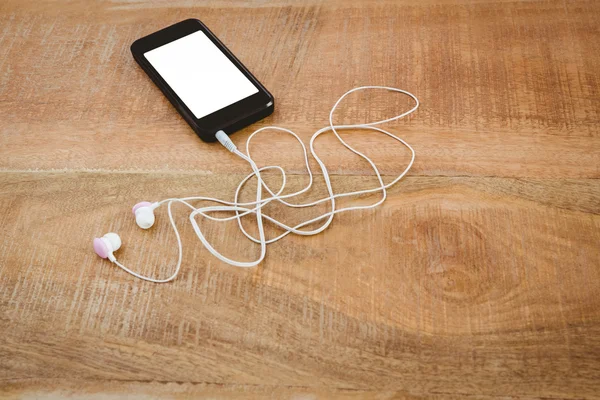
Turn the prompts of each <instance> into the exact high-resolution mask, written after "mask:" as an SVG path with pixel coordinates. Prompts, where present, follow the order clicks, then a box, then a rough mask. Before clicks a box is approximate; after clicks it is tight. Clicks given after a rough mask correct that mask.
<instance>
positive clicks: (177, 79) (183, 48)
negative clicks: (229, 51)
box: [144, 31, 258, 119]
mask: <svg viewBox="0 0 600 400" xmlns="http://www.w3.org/2000/svg"><path fill="white" fill-rule="evenodd" d="M144 56H145V57H146V59H147V60H148V61H149V62H150V64H152V66H153V67H154V69H156V71H158V73H159V74H160V76H162V78H163V79H164V80H165V81H166V82H167V83H168V84H169V86H170V87H171V89H173V91H174V92H175V93H177V96H179V98H180V99H181V100H182V101H183V102H184V103H185V105H186V106H187V107H188V108H189V109H190V111H191V112H192V113H194V115H195V116H196V118H198V119H200V118H202V117H205V116H207V115H208V114H211V113H213V112H215V111H217V110H220V109H222V108H224V107H227V106H229V105H231V104H233V103H235V102H237V101H240V100H242V99H245V98H246V97H249V96H252V95H253V94H254V93H258V89H257V88H256V86H254V84H253V83H252V82H250V81H249V80H248V78H246V76H245V75H244V74H243V73H242V72H241V71H240V70H239V69H238V68H237V67H236V66H235V65H234V64H233V63H232V62H231V61H229V59H228V58H227V56H226V55H225V54H223V53H222V52H221V50H219V48H218V47H217V46H215V45H214V44H213V42H212V41H211V40H210V39H209V38H208V36H206V35H205V34H204V32H202V31H197V32H194V33H192V34H190V35H187V36H184V37H182V38H180V39H177V40H175V41H173V42H170V43H167V44H165V45H162V46H160V47H157V48H156V49H153V50H150V51H148V52H146V53H144Z"/></svg>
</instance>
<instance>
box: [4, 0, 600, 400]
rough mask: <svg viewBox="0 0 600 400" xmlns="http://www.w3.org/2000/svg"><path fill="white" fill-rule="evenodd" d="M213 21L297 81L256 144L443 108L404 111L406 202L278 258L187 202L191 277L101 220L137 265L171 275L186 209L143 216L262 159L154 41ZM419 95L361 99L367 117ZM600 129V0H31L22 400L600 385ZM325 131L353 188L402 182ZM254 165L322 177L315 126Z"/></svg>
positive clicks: (20, 137) (8, 246) (236, 43)
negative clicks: (110, 252) (141, 57)
mask: <svg viewBox="0 0 600 400" xmlns="http://www.w3.org/2000/svg"><path fill="white" fill-rule="evenodd" d="M191 17H195V18H200V19H202V20H203V21H204V22H205V23H206V24H207V25H208V26H209V27H210V28H211V29H212V30H213V31H214V32H215V33H216V35H217V36H219V37H220V38H221V39H222V40H223V42H224V43H225V44H226V45H227V46H228V47H229V48H230V49H231V50H232V51H233V52H234V53H235V54H236V55H237V56H238V57H239V58H240V59H241V60H242V62H244V63H245V64H246V65H247V66H248V68H249V69H250V70H252V71H253V72H254V74H255V75H256V76H257V77H258V78H259V80H261V81H262V82H263V83H264V84H265V86H266V87H267V88H269V89H270V91H271V92H272V93H273V95H274V96H275V98H276V110H275V113H274V114H273V115H272V116H271V117H269V118H267V119H266V120H264V121H262V122H261V123H259V124H255V125H254V126H252V127H250V128H247V129H244V130H243V131H241V132H239V133H236V134H235V135H234V136H233V138H234V140H235V141H236V142H237V143H244V141H245V139H246V138H247V137H248V135H249V134H250V133H251V132H252V130H253V129H254V128H257V127H260V126H266V125H279V126H284V127H287V128H290V129H294V130H296V131H297V132H298V133H299V135H300V136H301V137H302V139H303V140H304V141H305V142H307V141H308V139H309V138H310V135H311V134H312V133H313V132H314V131H315V130H317V129H318V128H320V127H322V126H324V125H326V124H327V117H328V113H329V110H330V108H331V106H332V105H333V103H334V102H335V100H336V99H337V98H338V97H339V96H340V95H341V94H343V93H344V92H345V91H346V90H348V89H350V88H352V87H354V86H358V85H369V84H379V85H390V86H396V87H400V88H403V89H406V90H409V91H411V92H413V93H415V94H416V95H417V96H419V98H420V100H421V101H422V107H421V108H420V109H419V110H418V111H417V112H416V113H415V114H413V115H412V116H411V117H410V118H409V119H407V120H404V121H401V122H397V123H392V124H389V125H388V127H389V129H391V130H392V131H393V132H395V133H396V134H398V135H400V136H401V137H403V138H405V139H406V140H407V141H408V142H409V143H411V144H412V145H413V146H414V148H415V150H416V152H417V160H416V163H415V164H414V167H413V169H412V170H411V172H410V174H409V175H408V176H407V177H406V179H404V180H403V181H402V182H401V183H400V184H398V185H396V186H395V187H394V188H393V189H392V190H391V191H390V193H389V198H388V200H387V202H386V203H385V204H384V205H383V206H381V207H379V208H378V209H376V210H368V211H359V212H354V213H347V214H344V215H340V216H339V217H338V218H336V219H335V221H334V223H333V225H332V226H331V227H330V229H328V230H327V231H326V232H325V233H323V234H320V235H318V236H314V237H287V238H285V239H284V240H282V241H280V242H278V243H276V244H273V245H271V246H269V248H268V250H269V252H268V255H267V258H266V260H265V261H264V262H263V263H262V264H261V265H260V266H258V267H256V268H253V269H238V268H234V267H230V266H228V265H225V264H223V263H221V262H219V261H218V260H216V259H215V258H214V257H212V256H211V255H210V254H209V253H208V252H207V251H206V250H205V249H204V248H203V247H202V246H201V244H200V243H199V242H198V240H197V239H196V237H195V236H194V233H193V230H192V229H191V226H190V224H189V222H186V221H187V218H188V216H187V213H186V212H185V210H184V209H183V208H181V207H179V206H176V207H175V208H174V209H175V213H176V220H177V222H178V224H179V225H180V226H181V229H182V235H183V245H184V255H183V267H182V271H181V275H180V276H179V277H178V279H177V280H176V281H174V282H172V283H169V284H164V285H156V284H151V283H146V282H143V281H140V280H137V279H135V278H133V277H132V276H130V275H127V274H125V273H124V272H123V271H121V270H119V269H117V268H116V267H114V266H113V265H112V264H110V263H109V262H107V261H105V260H102V259H100V258H98V257H97V256H96V255H95V254H94V253H93V251H92V248H91V240H92V238H93V237H95V236H98V235H102V234H104V233H105V232H108V231H117V232H119V233H120V234H121V236H122V238H123V240H124V245H123V248H122V249H121V250H119V252H118V257H119V259H120V260H121V261H123V262H124V263H126V264H127V265H129V266H130V267H131V268H133V269H136V270H139V271H143V272H146V273H154V274H158V275H162V276H164V275H166V274H168V273H169V272H170V271H172V269H173V267H174V263H175V259H176V254H177V252H176V247H175V241H174V236H173V234H172V232H171V231H170V229H169V226H168V221H167V218H166V214H165V212H164V210H161V211H160V212H158V222H157V225H156V227H155V228H153V229H152V230H150V231H147V232H146V231H141V230H140V229H139V228H137V227H136V226H135V222H134V220H133V218H132V216H131V211H130V208H131V206H132V205H133V204H135V203H136V202H138V201H141V200H158V199H161V198H165V197H168V196H183V195H211V196H220V197H225V198H232V196H233V190H234V189H235V186H236V185H237V182H239V180H240V179H241V178H242V177H243V176H244V175H245V174H246V173H248V167H247V165H246V164H245V163H244V162H243V161H241V160H239V159H236V158H235V157H233V156H232V155H230V154H229V153H227V152H225V151H224V150H223V149H221V148H220V147H219V146H218V145H209V144H205V143H203V142H201V141H200V140H199V139H198V138H197V137H196V135H195V134H194V133H193V132H192V131H191V130H190V129H189V127H188V126H187V125H186V124H185V123H184V122H183V121H182V119H181V118H180V117H179V116H178V114H177V113H176V112H175V111H174V109H173V108H172V107H171V106H170V105H169V104H168V102H167V101H166V100H165V99H164V98H163V97H162V95H161V94H160V92H159V91H158V89H157V88H156V87H155V86H154V85H153V84H152V83H151V82H150V81H149V79H148V78H147V77H146V76H145V74H144V73H143V72H142V71H141V69H140V68H139V67H138V66H137V65H136V64H135V63H134V61H133V59H132V57H131V54H130V51H129V45H130V44H131V43H132V42H133V41H134V40H135V39H137V38H139V37H141V36H144V35H146V34H149V33H151V32H153V31H156V30H158V29H160V28H162V27H165V26H167V25H170V24H172V23H174V22H177V21H180V20H183V19H186V18H191ZM361 101H368V106H365V105H361V104H364V103H361ZM408 104H409V103H408V101H406V99H404V98H402V97H401V96H397V95H393V94H385V93H375V94H372V95H369V96H363V97H361V96H356V97H353V98H351V99H350V101H349V102H348V104H347V105H344V106H343V107H342V108H343V109H342V110H340V113H339V118H340V119H343V120H344V122H351V121H354V122H359V121H364V120H365V119H371V120H372V119H375V118H378V117H384V116H386V115H391V114H392V113H394V112H395V111H397V110H399V109H403V108H406V107H407V106H408ZM599 121H600V2H597V1H595V0H573V1H535V0H532V1H521V2H519V1H504V0H496V1H484V0H481V1H477V2H472V1H468V0H456V1H453V0H399V1H393V0H382V1H368V0H363V1H359V0H336V1H329V2H327V1H321V0H274V1H266V0H256V1H250V2H243V1H235V0H209V1H191V0H173V1H158V0H150V1H134V0H112V1H110V0H98V1H94V2H85V1H58V0H49V1H33V0H28V1H23V0H3V1H2V2H0V210H1V211H0V397H7V398H61V397H72V398H93V399H97V398H104V397H106V398H118V397H121V396H124V395H125V394H128V393H129V394H135V395H137V397H133V398H136V399H145V398H153V397H162V396H165V397H169V398H171V397H172V398H180V397H187V396H190V397H202V396H204V397H210V398H227V399H233V398H235V399H246V398H259V399H263V398H273V399H274V398H290V399H314V398H339V399H347V398H352V399H354V398H378V399H391V398H407V399H420V398H436V399H441V398H451V399H459V398H469V399H493V398H497V397H500V398H504V397H505V396H506V397H508V398H519V399H537V398H567V399H575V398H598V397H599V396H600V122H599ZM345 137H347V139H348V141H349V142H351V143H352V144H354V145H356V146H357V147H358V148H359V149H362V150H364V151H365V152H366V153H367V154H369V155H370V156H372V157H373V159H374V160H375V161H376V162H377V163H378V164H379V165H380V166H381V169H382V172H383V173H384V174H385V179H386V180H390V179H392V177H393V176H394V174H396V173H398V172H399V171H400V170H401V169H402V168H404V166H405V165H406V162H407V160H408V153H407V151H406V149H402V148H400V147H399V146H393V145H392V144H393V143H392V142H391V140H389V139H385V138H384V137H381V136H374V135H370V134H365V133H364V132H353V133H352V132H351V133H348V134H347V135H345ZM318 149H319V152H320V154H322V155H323V158H324V160H325V161H326V162H327V163H328V165H329V166H330V170H331V172H332V174H333V175H334V176H333V184H334V187H335V189H336V190H337V191H342V190H351V189H354V188H366V187H370V186H372V185H374V184H375V178H374V176H373V173H372V171H371V170H370V168H369V166H368V164H366V163H365V162H363V161H360V160H358V159H357V158H356V157H354V156H352V155H350V154H349V153H348V152H347V151H344V150H343V149H342V148H341V146H339V144H337V143H336V142H335V141H334V140H333V139H331V137H325V138H323V139H322V140H319V142H318ZM253 155H254V156H255V157H256V159H257V160H258V161H259V163H260V164H261V165H270V164H275V163H280V164H281V165H283V166H284V167H285V168H286V169H287V170H288V171H289V173H290V181H291V185H292V186H297V187H300V185H302V184H303V183H305V182H306V174H305V171H304V170H303V168H302V160H301V158H300V156H301V153H300V149H299V147H298V146H297V145H295V144H294V141H293V139H291V138H289V137H286V136H284V135H282V134H277V133H270V134H265V135H264V136H261V137H259V138H257V141H256V144H255V145H253ZM315 165H316V164H315ZM269 179H272V180H273V182H276V181H277V179H279V178H278V177H277V176H276V175H273V176H271V177H269ZM317 181H318V182H317V184H316V187H315V189H314V190H313V191H312V192H311V193H310V194H309V195H307V196H305V199H316V198H318V197H319V196H320V195H322V194H323V193H324V189H323V187H324V185H323V182H322V178H321V177H320V176H319V177H318V179H317ZM377 198H378V197H377V196H371V197H366V198H361V199H351V200H344V201H343V202H342V203H343V205H344V204H345V205H348V204H355V203H356V202H360V203H365V202H367V201H376V200H377ZM323 209H324V207H322V208H318V209H316V210H315V209H313V210H306V211H304V212H302V213H300V214H298V213H297V212H296V211H294V212H290V211H289V210H285V209H283V208H280V207H275V206H274V207H273V208H270V210H271V211H270V212H273V213H275V214H276V215H279V216H281V217H282V218H285V219H286V220H287V221H291V222H293V221H300V220H302V219H303V218H306V217H309V216H314V215H317V214H318V212H319V211H320V210H323ZM202 224H203V226H205V227H206V228H207V230H208V236H209V238H210V239H211V240H214V241H215V243H217V246H218V248H219V249H222V250H223V251H224V253H225V254H226V255H229V256H237V257H238V258H244V257H245V258H246V259H251V258H253V257H256V255H257V254H258V247H257V246H256V245H253V244H251V243H249V242H248V241H246V240H242V239H245V238H244V237H243V236H242V235H241V234H240V232H239V231H238V230H237V228H236V225H235V223H231V224H220V225H219V224H215V223H208V222H202ZM277 232H278V231H277V230H276V229H275V228H273V227H269V228H268V235H270V236H272V235H274V234H275V233H277Z"/></svg>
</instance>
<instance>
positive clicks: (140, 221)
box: [132, 201, 157, 229]
mask: <svg viewBox="0 0 600 400" xmlns="http://www.w3.org/2000/svg"><path fill="white" fill-rule="evenodd" d="M156 207H157V204H156V203H154V204H153V203H150V202H149V201H142V202H141V203H137V204H136V205H135V206H133V210H132V211H133V214H134V215H135V223H136V224H137V226H139V227H140V228H142V229H149V228H151V227H152V225H154V221H155V220H156V219H155V217H154V209H155V208H156Z"/></svg>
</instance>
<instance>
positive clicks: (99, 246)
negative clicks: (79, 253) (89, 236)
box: [94, 238, 108, 258]
mask: <svg viewBox="0 0 600 400" xmlns="http://www.w3.org/2000/svg"><path fill="white" fill-rule="evenodd" d="M94 251H95V252H96V254H98V255H99V256H100V257H102V258H108V248H107V247H106V243H104V242H103V241H102V240H101V239H99V238H96V239H94Z"/></svg>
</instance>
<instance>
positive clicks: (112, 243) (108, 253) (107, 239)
mask: <svg viewBox="0 0 600 400" xmlns="http://www.w3.org/2000/svg"><path fill="white" fill-rule="evenodd" d="M120 248H121V238H120V237H119V235H117V234H116V233H113V232H110V233H107V234H106V235H104V236H102V237H101V238H96V239H94V251H95V252H96V254H98V255H99V256H100V257H102V258H108V259H109V260H110V261H113V262H114V261H115V260H116V258H115V256H114V255H113V252H115V251H117V250H119V249H120Z"/></svg>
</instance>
